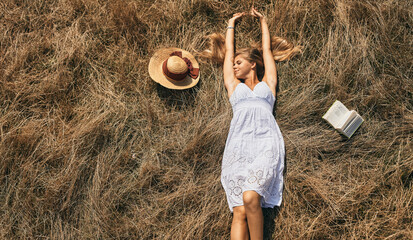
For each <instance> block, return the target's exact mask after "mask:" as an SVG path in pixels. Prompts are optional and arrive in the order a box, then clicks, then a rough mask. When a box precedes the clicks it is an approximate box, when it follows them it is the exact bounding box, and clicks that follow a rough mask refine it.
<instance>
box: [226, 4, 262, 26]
mask: <svg viewBox="0 0 413 240" xmlns="http://www.w3.org/2000/svg"><path fill="white" fill-rule="evenodd" d="M246 15H250V16H253V17H255V18H258V19H260V20H261V19H264V15H262V14H261V13H260V12H258V11H257V9H255V8H254V7H251V10H250V11H249V12H240V13H234V15H232V18H231V19H229V23H235V22H236V21H237V20H238V19H240V18H241V17H243V16H246Z"/></svg>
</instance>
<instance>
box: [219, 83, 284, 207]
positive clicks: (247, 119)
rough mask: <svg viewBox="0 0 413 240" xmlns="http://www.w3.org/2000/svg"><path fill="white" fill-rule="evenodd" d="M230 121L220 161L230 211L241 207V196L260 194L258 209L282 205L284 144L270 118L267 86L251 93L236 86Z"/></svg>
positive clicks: (271, 98)
mask: <svg viewBox="0 0 413 240" xmlns="http://www.w3.org/2000/svg"><path fill="white" fill-rule="evenodd" d="M229 101H230V103H231V105H232V111H233V117H232V120H231V125H230V129H229V133H228V137H227V141H226V144H225V150H224V155H223V159H222V171H221V183H222V186H223V187H224V190H225V193H226V196H227V200H228V204H229V208H230V210H231V212H232V211H233V207H236V206H242V205H243V201H242V194H243V192H245V191H249V190H253V191H255V192H257V193H258V194H260V195H261V196H262V197H261V207H264V208H268V207H270V208H272V207H274V206H280V204H281V201H282V188H283V169H284V157H285V149H284V140H283V137H282V135H281V132H280V129H279V127H278V124H277V122H276V121H275V118H274V116H273V114H272V109H273V107H274V103H275V97H274V95H273V93H272V92H271V89H270V88H269V87H268V85H267V83H265V82H259V83H258V84H257V85H256V86H255V88H254V89H253V90H251V89H250V88H249V87H248V86H247V85H245V84H244V83H239V84H238V85H237V86H236V88H235V91H234V92H233V94H232V95H231V97H230V99H229Z"/></svg>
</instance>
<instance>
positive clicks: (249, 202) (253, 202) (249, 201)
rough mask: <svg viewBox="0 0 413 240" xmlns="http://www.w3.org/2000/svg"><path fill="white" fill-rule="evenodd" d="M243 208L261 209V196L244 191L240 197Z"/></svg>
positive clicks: (253, 192)
mask: <svg viewBox="0 0 413 240" xmlns="http://www.w3.org/2000/svg"><path fill="white" fill-rule="evenodd" d="M242 200H243V201H244V206H245V207H255V208H256V207H261V196H260V195H259V194H258V193H257V192H255V191H246V192H244V194H243V195H242Z"/></svg>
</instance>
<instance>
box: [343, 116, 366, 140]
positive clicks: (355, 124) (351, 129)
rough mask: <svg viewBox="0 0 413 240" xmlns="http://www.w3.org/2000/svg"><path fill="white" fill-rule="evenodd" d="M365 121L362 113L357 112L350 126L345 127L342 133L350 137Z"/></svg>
mask: <svg viewBox="0 0 413 240" xmlns="http://www.w3.org/2000/svg"><path fill="white" fill-rule="evenodd" d="M363 121H364V120H363V118H362V117H361V116H360V115H358V114H356V116H355V117H354V118H353V120H352V121H351V122H350V123H349V124H348V126H347V127H346V128H344V130H343V131H342V133H343V134H344V135H346V136H347V137H348V138H350V137H351V136H352V135H353V134H354V132H355V131H356V130H357V129H358V128H359V127H360V125H361V124H362V123H363Z"/></svg>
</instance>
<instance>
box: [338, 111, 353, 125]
mask: <svg viewBox="0 0 413 240" xmlns="http://www.w3.org/2000/svg"><path fill="white" fill-rule="evenodd" d="M356 116H357V112H356V111H354V110H351V111H349V112H348V114H346V116H345V117H344V118H343V121H342V122H341V123H340V125H339V126H338V129H340V130H344V129H345V128H347V127H348V125H349V124H350V122H351V121H352V120H353V119H354V118H355V117H356Z"/></svg>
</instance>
